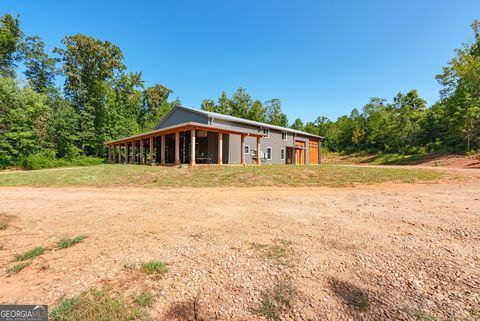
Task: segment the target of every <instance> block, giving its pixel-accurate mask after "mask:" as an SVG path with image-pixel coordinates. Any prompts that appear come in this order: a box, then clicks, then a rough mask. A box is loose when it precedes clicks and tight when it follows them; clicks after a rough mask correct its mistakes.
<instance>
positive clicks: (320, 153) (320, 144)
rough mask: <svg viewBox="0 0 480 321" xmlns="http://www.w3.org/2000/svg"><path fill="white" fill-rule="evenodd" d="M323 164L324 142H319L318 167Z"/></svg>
mask: <svg viewBox="0 0 480 321" xmlns="http://www.w3.org/2000/svg"><path fill="white" fill-rule="evenodd" d="M321 163H322V140H321V139H320V140H319V141H318V165H320V164H321Z"/></svg>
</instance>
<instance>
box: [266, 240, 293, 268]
mask: <svg viewBox="0 0 480 321" xmlns="http://www.w3.org/2000/svg"><path fill="white" fill-rule="evenodd" d="M265 255H266V257H267V258H269V259H271V260H274V261H275V262H276V263H277V264H280V265H284V264H286V263H287V260H288V255H289V251H288V249H287V248H285V247H283V246H282V245H273V246H271V247H270V248H269V249H268V250H267V252H266V254H265Z"/></svg>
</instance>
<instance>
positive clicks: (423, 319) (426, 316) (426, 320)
mask: <svg viewBox="0 0 480 321" xmlns="http://www.w3.org/2000/svg"><path fill="white" fill-rule="evenodd" d="M415 317H416V318H417V320H419V321H437V320H438V319H437V317H436V316H434V315H432V314H430V313H428V312H425V311H423V310H419V311H417V313H416V315H415Z"/></svg>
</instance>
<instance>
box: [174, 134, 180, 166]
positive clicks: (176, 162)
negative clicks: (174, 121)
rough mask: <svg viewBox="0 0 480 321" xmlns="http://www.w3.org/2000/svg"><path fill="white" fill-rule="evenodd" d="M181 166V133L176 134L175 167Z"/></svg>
mask: <svg viewBox="0 0 480 321" xmlns="http://www.w3.org/2000/svg"><path fill="white" fill-rule="evenodd" d="M178 164H180V132H175V165H178Z"/></svg>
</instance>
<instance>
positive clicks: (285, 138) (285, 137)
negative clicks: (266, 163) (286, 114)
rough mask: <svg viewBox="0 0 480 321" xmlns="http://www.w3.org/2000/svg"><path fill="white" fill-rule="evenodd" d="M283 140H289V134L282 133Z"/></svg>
mask: <svg viewBox="0 0 480 321" xmlns="http://www.w3.org/2000/svg"><path fill="white" fill-rule="evenodd" d="M282 139H283V140H287V132H282Z"/></svg>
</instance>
